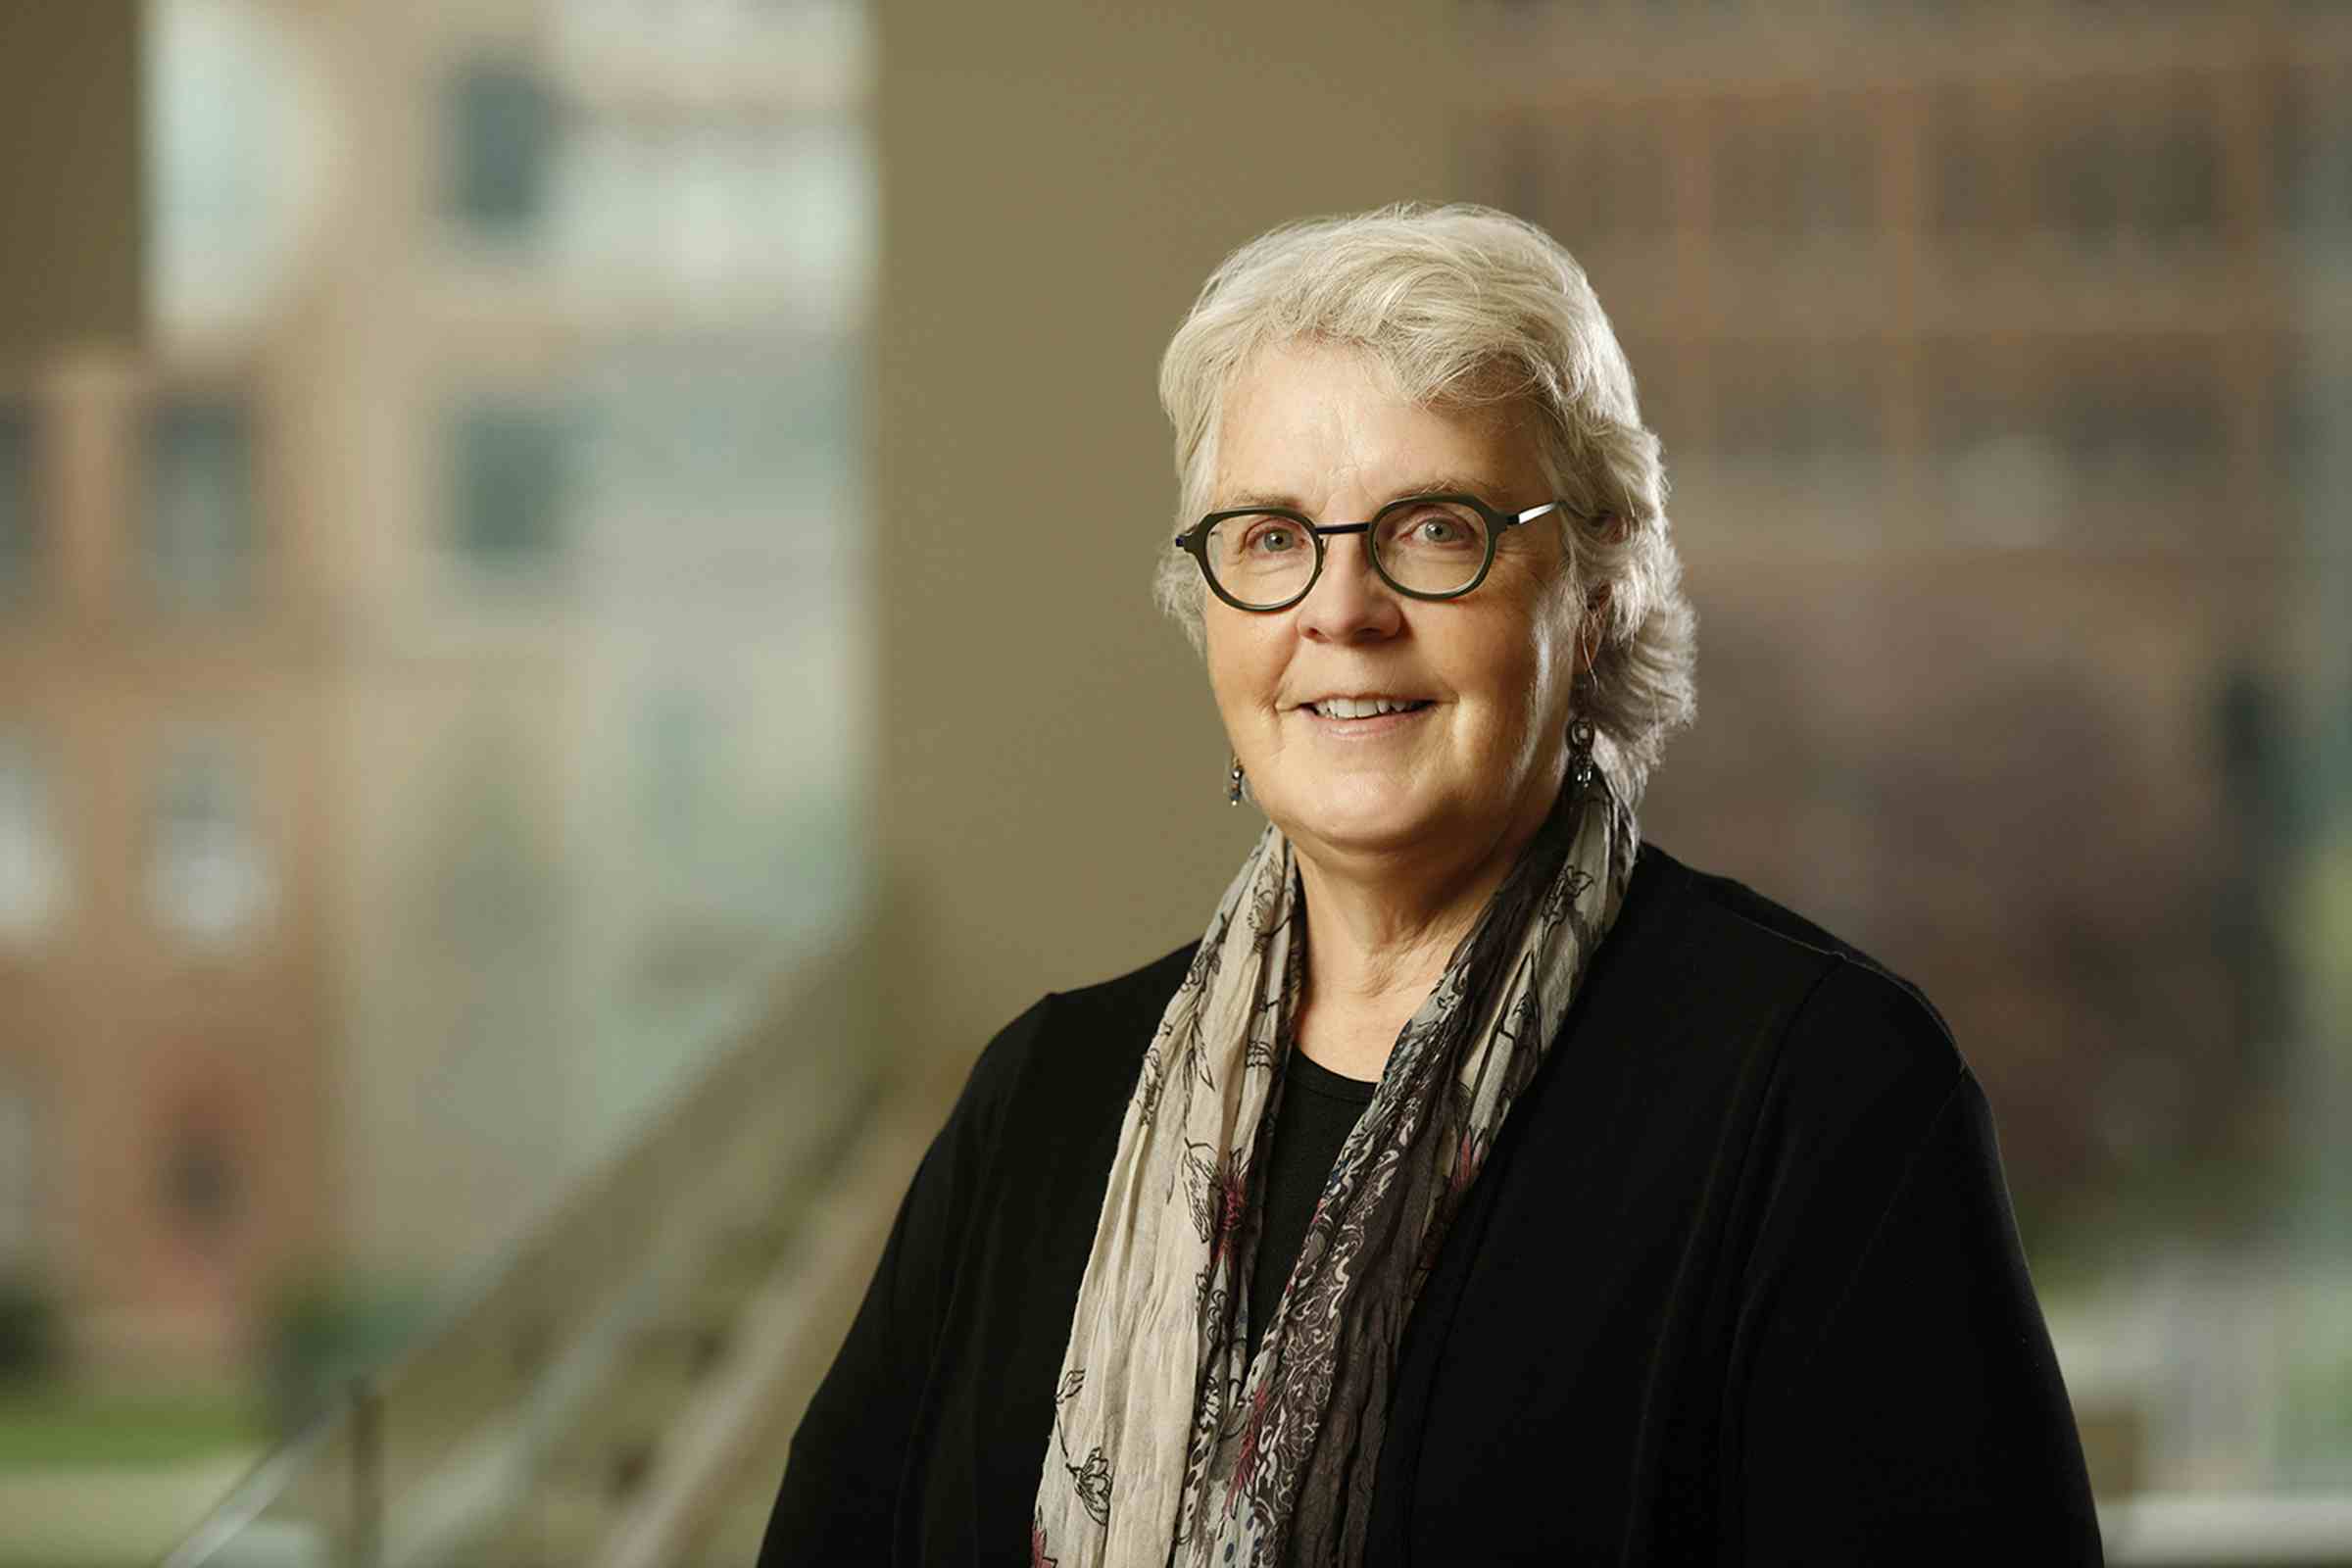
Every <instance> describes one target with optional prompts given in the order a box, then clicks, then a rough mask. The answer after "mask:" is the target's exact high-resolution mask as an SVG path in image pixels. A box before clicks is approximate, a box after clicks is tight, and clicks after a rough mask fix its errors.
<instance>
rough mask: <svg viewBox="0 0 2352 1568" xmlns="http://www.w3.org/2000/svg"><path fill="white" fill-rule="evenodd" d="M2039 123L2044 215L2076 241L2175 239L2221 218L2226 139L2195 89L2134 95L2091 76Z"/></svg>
mask: <svg viewBox="0 0 2352 1568" xmlns="http://www.w3.org/2000/svg"><path fill="white" fill-rule="evenodd" d="M2045 108H2046V109H2048V111H2049V113H2048V115H2047V116H2046V117H2045V118H2044V120H2043V121H2042V123H2041V124H2040V126H2039V127H2038V133H2037V135H2036V138H2035V139H2036V142H2037V143H2038V145H2037V146H2036V147H2035V149H2034V169H2035V170H2036V172H2037V180H2038V184H2037V195H2036V206H2037V208H2038V211H2037V213H2036V218H2037V220H2038V221H2039V222H2040V223H2041V224H2043V225H2045V226H2047V227H2050V228H2053V229H2057V230H2060V231H2062V232H2064V233H2067V234H2069V235H2071V236H2073V237H2074V238H2075V239H2076V240H2077V241H2078V242H2079V243H2082V244H2087V245H2094V246H2105V245H2109V244H2114V243H2117V242H2122V241H2134V240H2136V241H2156V242H2171V241H2179V240H2182V239H2191V238H2195V237H2197V236H2200V235H2206V234H2210V233H2212V232H2213V231H2214V229H2215V228H2216V227H2217V226H2218V225H2219V223H2220V221H2221V149H2220V147H2219V145H2218V143H2217V141H2216V136H2215V127H2214V124H2213V123H2212V119H2211V116H2210V113H2200V111H2205V110H2208V109H2209V106H2208V105H2207V104H2206V102H2205V100H2204V99H2203V98H2202V97H2201V96H2199V95H2197V94H2195V93H2193V92H2191V93H2188V94H2187V95H2186V96H2183V97H2180V98H2168V99H2167V100H2166V101H2165V102H2164V103H2162V104H2160V105H2159V104H2151V103H2149V102H2145V101H2140V102H2134V101H2133V100H2131V98H2128V97H2121V96H2119V95H2118V94H2115V93H2110V92H2107V91H2103V90H2100V89H2098V88H2097V87H2096V85H2095V84H2093V85H2092V86H2091V87H2090V88H2088V89H2086V90H2085V91H2084V92H2083V93H2082V94H2081V95H2080V96H2079V97H2072V98H2068V99H2063V100H2059V99H2053V100H2052V101H2051V102H2050V103H2049V104H2047V105H2045Z"/></svg>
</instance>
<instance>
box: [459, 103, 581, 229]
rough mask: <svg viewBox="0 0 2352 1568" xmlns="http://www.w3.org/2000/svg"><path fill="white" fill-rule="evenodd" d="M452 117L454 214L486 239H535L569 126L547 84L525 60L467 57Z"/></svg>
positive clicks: (545, 209)
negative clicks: (563, 127) (563, 129)
mask: <svg viewBox="0 0 2352 1568" xmlns="http://www.w3.org/2000/svg"><path fill="white" fill-rule="evenodd" d="M446 113H447V116H448V120H447V125H446V134H447V143H446V156H447V159H448V189H447V200H448V204H449V211H450V214H451V216H452V217H454V218H455V219H456V220H457V221H458V222H459V223H460V224H462V225H463V226H464V227H465V228H466V230H467V231H468V232H470V233H472V234H475V235H477V236H479V237H481V238H485V239H490V240H496V241H500V242H511V241H515V240H524V239H529V238H531V237H533V236H535V235H536V234H537V233H538V231H539V229H540V227H541V224H542V221H544V220H545V218H546V216H547V211H548V176H549V171H550V168H551V167H552V165H553V162H554V155H555V149H556V140H557V133H558V130H559V128H560V124H561V122H560V119H559V116H558V113H557V105H556V101H555V98H554V95H553V94H552V93H551V92H550V91H549V90H548V87H547V85H546V83H545V82H543V81H542V80H541V79H540V77H539V74H538V73H537V72H535V71H533V70H532V69H531V68H530V67H529V66H527V65H524V64H522V63H520V62H517V61H514V60H507V59H500V58H491V57H485V58H477V59H473V60H467V61H465V62H462V63H461V64H460V65H459V66H458V67H457V69H456V70H455V72H454V73H452V74H451V77H450V80H449V86H448V89H447V100H446Z"/></svg>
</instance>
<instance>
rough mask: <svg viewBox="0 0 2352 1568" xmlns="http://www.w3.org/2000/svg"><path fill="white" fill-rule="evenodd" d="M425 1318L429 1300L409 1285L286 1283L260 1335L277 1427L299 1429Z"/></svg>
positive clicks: (287, 1432)
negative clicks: (393, 1288)
mask: <svg viewBox="0 0 2352 1568" xmlns="http://www.w3.org/2000/svg"><path fill="white" fill-rule="evenodd" d="M424 1317H425V1303H424V1301H423V1300H421V1299H418V1298H417V1297H415V1296H414V1295H412V1294H410V1293H406V1292H399V1291H390V1290H374V1289H368V1288H367V1287H364V1286H360V1285H355V1284H353V1283H351V1282H348V1281H336V1280H328V1279H323V1278H320V1279H310V1280H306V1281H304V1282H302V1283H300V1284H298V1285H296V1286H294V1287H293V1288H291V1289H289V1290H287V1291H286V1292H285V1293H284V1294H283V1295H282V1296H281V1297H280V1298H279V1299H278V1301H277V1304H276V1307H275V1309H274V1310H273V1311H272V1312H271V1313H270V1317H269V1320H268V1326H267V1328H266V1329H265V1331H264V1337H263V1342H262V1380H263V1387H264V1390H265V1393H266V1395H267V1398H268V1403H269V1408H270V1424H271V1426H272V1428H273V1429H274V1430H275V1432H276V1433H277V1434H278V1435H279V1436H280V1437H281V1438H283V1437H291V1436H292V1435H293V1434H294V1433H296V1432H299V1431H300V1430H301V1429H302V1428H303V1427H304V1426H305V1425H306V1424H307V1423H309V1422H310V1421H311V1420H312V1419H313V1418H314V1417H316V1416H317V1415H318V1414H319V1412H320V1411H322V1410H324V1409H325V1408H326V1407H327V1406H328V1405H329V1404H330V1403H332V1402H333V1400H334V1399H335V1397H337V1396H338V1395H339V1394H340V1393H341V1392H342V1390H343V1389H344V1388H346V1387H347V1386H348V1385H349V1384H350V1382H351V1380H352V1379H354V1378H356V1377H358V1376H360V1375H361V1374H362V1373H365V1372H368V1371H372V1370H374V1369H375V1368H378V1367H380V1366H382V1365H383V1364H384V1363H385V1362H386V1361H388V1360H390V1359H391V1358H392V1357H393V1356H394V1355H395V1354H397V1353H398V1352H399V1351H400V1349H401V1348H403V1347H405V1346H406V1345H407V1344H408V1343H409V1341H410V1339H411V1338H412V1337H413V1336H414V1335H415V1333H416V1331H417V1326H418V1325H419V1324H420V1323H421V1322H422V1321H423V1320H424Z"/></svg>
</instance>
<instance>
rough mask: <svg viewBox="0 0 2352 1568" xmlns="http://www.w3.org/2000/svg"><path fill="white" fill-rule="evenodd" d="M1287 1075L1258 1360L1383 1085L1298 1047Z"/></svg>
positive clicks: (1256, 1287)
mask: <svg viewBox="0 0 2352 1568" xmlns="http://www.w3.org/2000/svg"><path fill="white" fill-rule="evenodd" d="M1153 1021H1154V1022H1157V1021H1158V1020H1156V1019H1154V1020H1153ZM1282 1079H1283V1082H1282V1103H1281V1104H1280V1105H1279V1106H1277V1107H1276V1108H1275V1111H1274V1131H1273V1132H1272V1133H1271V1134H1270V1135H1269V1136H1268V1137H1267V1139H1266V1152H1265V1153H1264V1155H1263V1156H1262V1168H1263V1169H1264V1171H1265V1182H1266V1186H1265V1196H1264V1198H1262V1199H1261V1200H1260V1201H1261V1202H1262V1203H1263V1204H1264V1205H1265V1206H1264V1209H1263V1217H1262V1218H1261V1219H1259V1221H1258V1238H1257V1259H1256V1261H1255V1262H1253V1263H1252V1264H1250V1358H1251V1359H1252V1360H1254V1359H1255V1358H1256V1356H1257V1342H1258V1341H1260V1340H1262V1339H1264V1338H1265V1337H1266V1324H1267V1322H1268V1320H1270V1319H1271V1318H1272V1317H1273V1316H1274V1306H1275V1303H1276V1302H1278V1301H1280V1300H1281V1299H1282V1288H1283V1287H1284V1286H1285V1285H1288V1284H1289V1283H1290V1282H1291V1265H1293V1264H1294V1263H1297V1262H1298V1261H1299V1248H1301V1247H1303V1246H1305V1245H1306V1224H1307V1221H1309V1220H1311V1219H1313V1218H1314V1217H1315V1200H1316V1199H1318V1198H1321V1197H1322V1196H1323V1184H1324V1182H1326V1181H1327V1180H1329V1179H1330V1177H1331V1167H1332V1164H1333V1162H1334V1161H1336V1160H1337V1159H1338V1158H1339V1157H1340V1146H1341V1145H1342V1144H1345V1143H1346V1142H1348V1134H1349V1133H1351V1132H1353V1131H1354V1130H1355V1123H1356V1118H1358V1117H1360V1116H1361V1115H1363V1113H1364V1107H1365V1106H1366V1105H1369V1104H1370V1103H1372V1097H1373V1096H1374V1095H1375V1094H1377V1093H1378V1092H1379V1090H1380V1085H1379V1084H1378V1083H1376V1082H1373V1081H1371V1080H1369V1079H1364V1078H1348V1077H1346V1076H1344V1075H1342V1074H1340V1073H1336V1072H1333V1071H1332V1070H1331V1069H1330V1068H1329V1067H1325V1066H1323V1065H1321V1064H1320V1063H1318V1062H1316V1061H1315V1060H1314V1059H1313V1058H1312V1057H1310V1056H1308V1055H1306V1054H1304V1053H1303V1052H1297V1051H1294V1052H1293V1053H1291V1059H1290V1060H1289V1061H1287V1062H1285V1063H1284V1064H1283V1069H1282Z"/></svg>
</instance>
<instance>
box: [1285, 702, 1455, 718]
mask: <svg viewBox="0 0 2352 1568" xmlns="http://www.w3.org/2000/svg"><path fill="white" fill-rule="evenodd" d="M1428 706H1429V704H1428V703H1427V702H1426V701H1424V700H1421V699H1417V698H1410V697H1319V698H1317V699H1316V700H1315V701H1313V702H1311V703H1300V704H1299V707H1300V708H1303V709H1305V710H1306V711H1308V712H1310V713H1313V714H1314V715H1315V716H1316V717H1318V718H1338V719H1348V720H1359V719H1367V718H1380V717H1382V716H1384V715H1386V714H1390V713H1413V712H1418V711H1421V710H1422V709H1424V708H1427V707H1428Z"/></svg>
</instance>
